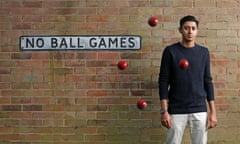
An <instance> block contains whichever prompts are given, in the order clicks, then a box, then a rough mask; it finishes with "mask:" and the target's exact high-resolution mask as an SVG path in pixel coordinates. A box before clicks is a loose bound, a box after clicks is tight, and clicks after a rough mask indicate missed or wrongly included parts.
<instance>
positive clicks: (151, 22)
mask: <svg viewBox="0 0 240 144" xmlns="http://www.w3.org/2000/svg"><path fill="white" fill-rule="evenodd" d="M148 24H149V25H150V26H152V27H154V26H156V25H157V24H158V18H157V17H151V18H149V19H148Z"/></svg>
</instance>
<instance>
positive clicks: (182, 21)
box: [179, 15, 199, 27]
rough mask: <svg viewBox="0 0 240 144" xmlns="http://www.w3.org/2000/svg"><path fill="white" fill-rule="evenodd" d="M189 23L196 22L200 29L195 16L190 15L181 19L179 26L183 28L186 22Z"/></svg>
mask: <svg viewBox="0 0 240 144" xmlns="http://www.w3.org/2000/svg"><path fill="white" fill-rule="evenodd" d="M187 21H193V22H195V23H196V25H197V27H198V24H199V21H198V20H197V19H196V18H195V17H194V16H191V15H188V16H185V17H183V18H181V20H180V23H179V24H180V27H182V26H183V24H184V23H185V22H187Z"/></svg>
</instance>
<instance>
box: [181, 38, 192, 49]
mask: <svg viewBox="0 0 240 144" xmlns="http://www.w3.org/2000/svg"><path fill="white" fill-rule="evenodd" d="M180 43H181V45H182V46H183V47H185V48H192V47H194V46H195V42H194V41H189V42H187V41H183V40H182V41H181V42H180Z"/></svg>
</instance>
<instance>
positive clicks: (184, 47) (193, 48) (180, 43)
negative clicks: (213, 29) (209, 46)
mask: <svg viewBox="0 0 240 144" xmlns="http://www.w3.org/2000/svg"><path fill="white" fill-rule="evenodd" d="M178 44H179V45H180V47H181V48H183V49H186V50H188V49H189V50H191V49H194V48H195V47H196V46H197V44H196V43H195V44H194V46H193V47H184V46H183V45H182V44H181V43H180V42H178Z"/></svg>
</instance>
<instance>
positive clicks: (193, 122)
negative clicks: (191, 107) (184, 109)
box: [189, 112, 207, 144]
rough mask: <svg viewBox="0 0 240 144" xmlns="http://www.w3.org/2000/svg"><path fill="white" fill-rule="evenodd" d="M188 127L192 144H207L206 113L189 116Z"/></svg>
mask: <svg viewBox="0 0 240 144" xmlns="http://www.w3.org/2000/svg"><path fill="white" fill-rule="evenodd" d="M189 126H190V134H191V138H192V144H207V113H206V112H201V113H193V114H190V115H189Z"/></svg>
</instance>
